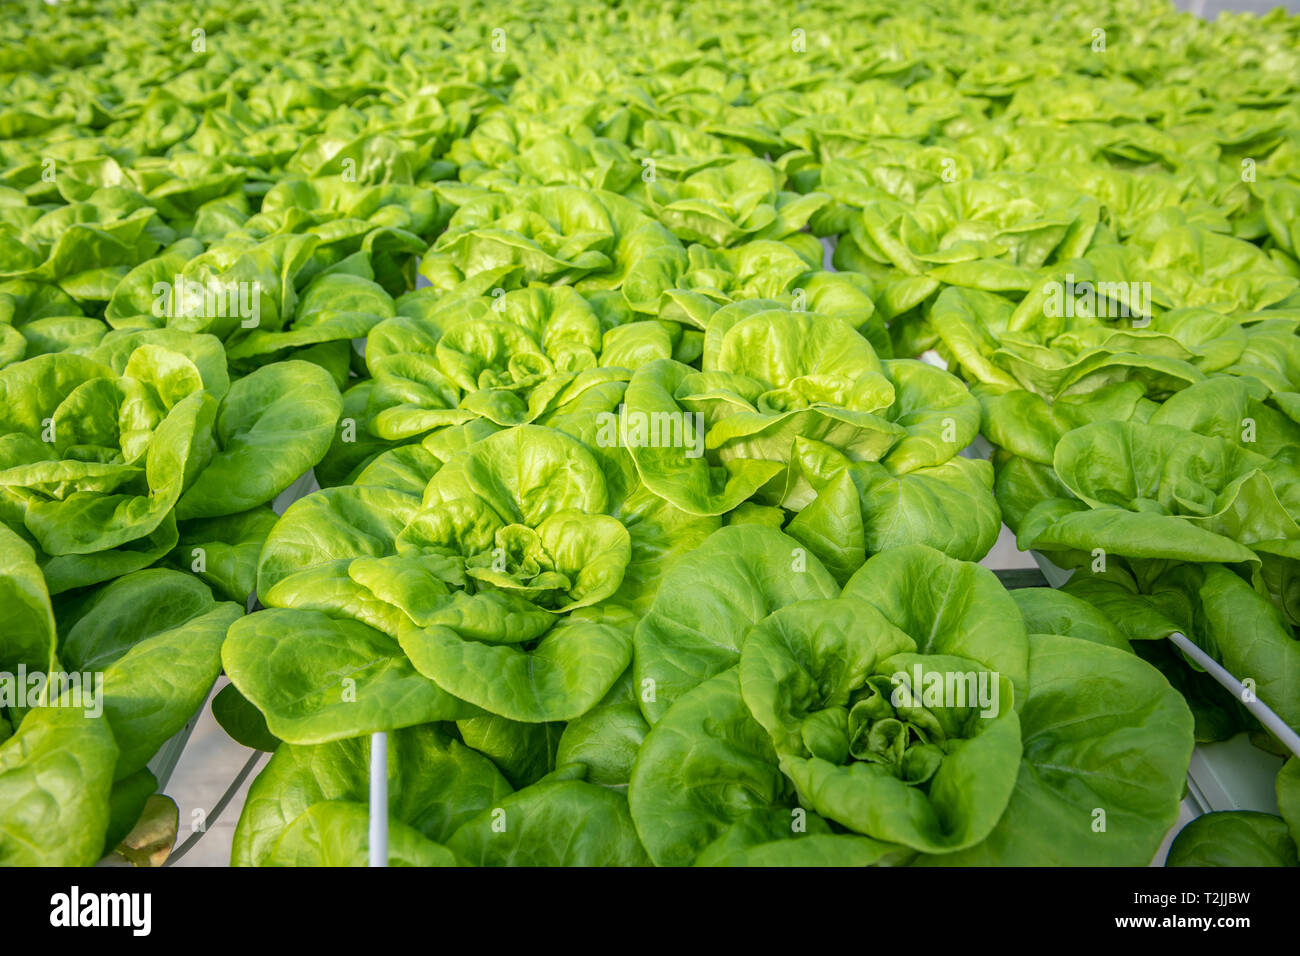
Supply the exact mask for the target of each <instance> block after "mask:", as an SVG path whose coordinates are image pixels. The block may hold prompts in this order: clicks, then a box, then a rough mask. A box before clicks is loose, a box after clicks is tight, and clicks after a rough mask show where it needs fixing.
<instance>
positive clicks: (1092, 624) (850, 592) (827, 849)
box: [628, 527, 1192, 865]
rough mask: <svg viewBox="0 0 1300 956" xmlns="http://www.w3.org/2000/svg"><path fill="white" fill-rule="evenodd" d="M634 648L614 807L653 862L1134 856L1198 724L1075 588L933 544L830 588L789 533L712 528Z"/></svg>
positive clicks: (1163, 823) (1174, 788)
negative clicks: (624, 807) (1044, 585)
mask: <svg viewBox="0 0 1300 956" xmlns="http://www.w3.org/2000/svg"><path fill="white" fill-rule="evenodd" d="M703 567H709V568H711V569H712V573H711V576H710V578H709V579H708V583H707V584H706V583H704V580H705V579H704V578H702V577H701V574H700V569H701V568H703ZM1034 593H1036V592H1034ZM1022 606H1023V608H1024V610H1023V611H1022V609H1021V607H1022ZM706 620H707V624H708V630H707V632H705V631H703V630H701V624H703V623H704V622H705V621H706ZM1047 628H1051V629H1052V630H1053V631H1055V632H1056V633H1049V632H1048V631H1047V630H1046V629H1047ZM706 633H707V636H706ZM635 642H636V658H635V672H634V675H635V678H636V682H637V684H638V685H639V686H641V687H642V688H643V689H645V688H648V690H643V693H642V697H641V700H642V705H641V706H642V711H643V713H644V714H645V717H646V720H647V721H648V722H649V723H650V725H651V729H650V732H649V734H648V735H647V736H646V739H645V743H644V744H643V745H642V747H641V750H640V752H639V753H638V756H637V761H636V765H635V767H634V768H633V773H632V779H631V784H630V787H629V792H628V798H629V805H630V807H631V810H632V818H633V820H634V822H635V823H636V826H637V830H638V833H639V834H640V835H641V839H642V842H643V844H644V845H645V847H646V851H647V852H648V853H649V855H650V858H651V859H652V860H653V861H654V862H655V863H656V864H659V865H682V864H691V863H695V864H696V865H709V864H732V865H735V864H742V865H744V864H748V865H798V864H804V865H809V864H828V863H829V864H839V865H855V864H856V865H863V864H877V865H879V864H885V865H889V864H892V865H899V864H906V863H915V864H923V865H945V864H952V863H964V864H971V863H977V864H978V863H983V864H1021V865H1024V864H1038V865H1044V864H1053V863H1062V862H1069V863H1076V864H1077V863H1080V862H1092V863H1095V864H1101V863H1110V864H1117V863H1125V862H1127V863H1129V864H1140V863H1144V862H1146V861H1147V860H1149V858H1150V856H1151V855H1152V854H1153V853H1154V852H1155V849H1156V847H1157V846H1158V845H1159V843H1160V841H1161V839H1162V838H1163V835H1164V832H1165V830H1166V829H1167V827H1168V826H1169V824H1170V823H1172V821H1173V820H1174V819H1175V817H1176V816H1177V812H1178V802H1179V799H1180V796H1181V788H1182V779H1183V775H1184V774H1185V772H1186V765H1187V762H1188V760H1189V758H1190V755H1191V747H1192V718H1191V715H1190V714H1189V713H1188V710H1187V707H1186V705H1185V704H1184V703H1183V701H1182V699H1181V697H1180V696H1179V694H1178V693H1177V692H1176V691H1174V690H1173V688H1171V687H1170V686H1169V685H1168V683H1167V682H1166V681H1165V679H1164V678H1163V677H1162V676H1161V675H1160V674H1159V672H1158V671H1157V670H1156V669H1155V668H1153V667H1152V666H1150V665H1149V664H1146V663H1145V662H1143V661H1142V660H1140V659H1139V658H1137V657H1135V656H1134V655H1133V654H1131V653H1129V652H1128V651H1126V650H1123V649H1120V647H1119V646H1117V645H1122V644H1123V639H1122V638H1121V637H1120V636H1119V635H1117V634H1115V633H1114V629H1113V627H1111V626H1110V625H1108V624H1107V623H1106V622H1105V621H1104V619H1103V620H1100V621H1098V620H1097V616H1096V615H1095V613H1093V612H1091V611H1090V610H1089V609H1088V606H1087V605H1086V604H1084V603H1082V602H1080V601H1078V600H1077V599H1074V598H1070V597H1068V596H1063V595H1060V594H1054V593H1051V592H1044V599H1043V600H1042V601H1023V602H1018V601H1017V600H1013V598H1012V597H1011V595H1009V594H1008V593H1007V592H1006V591H1004V590H1003V589H1002V586H1001V585H1000V584H999V583H998V581H997V579H996V578H995V577H994V576H993V574H992V573H991V572H989V571H987V570H984V569H982V568H979V567H978V566H976V565H972V564H968V563H965V562H961V561H956V560H954V559H951V558H948V557H945V556H944V555H942V554H940V553H938V552H936V551H933V550H932V549H929V548H925V547H920V546H914V547H905V548H899V549H894V550H892V551H890V552H887V553H885V554H882V555H879V556H876V557H874V558H871V559H870V560H869V561H867V563H866V564H865V565H863V566H862V568H861V569H860V570H859V571H858V572H857V573H856V574H855V575H854V576H853V577H852V578H851V579H850V580H849V582H848V583H847V584H846V586H845V587H844V589H843V591H842V592H841V591H840V589H839V587H838V586H837V585H836V584H835V582H834V579H833V578H831V576H830V575H829V573H828V572H827V571H826V570H825V569H824V568H822V567H821V565H820V564H819V563H818V562H817V560H816V558H815V557H813V556H812V555H809V554H807V553H806V552H805V551H804V550H803V549H802V548H801V547H800V545H799V543H798V542H797V541H796V540H794V539H792V538H790V537H788V536H785V535H783V534H781V533H780V532H778V531H776V530H774V529H770V528H760V527H748V528H746V527H741V528H725V529H722V530H721V531H718V532H716V533H715V534H714V535H713V536H712V537H710V538H709V540H708V541H706V542H705V543H704V544H703V545H702V546H701V547H700V548H699V549H698V550H697V551H696V552H695V553H694V554H693V555H692V556H691V558H689V559H687V560H686V561H684V562H682V563H681V564H679V565H678V567H677V568H676V569H675V570H674V571H673V572H671V573H670V575H669V578H668V580H667V581H665V583H664V587H663V589H662V591H661V596H660V598H659V599H658V600H657V601H656V602H655V604H654V605H653V606H652V607H651V609H650V611H649V613H648V614H647V615H646V616H645V618H644V619H643V620H642V622H641V623H640V624H639V625H638V627H637V631H636V635H635ZM1107 645H1109V646H1107ZM963 682H964V683H963ZM959 685H960V686H961V687H962V688H964V689H962V690H961V691H960V692H958V686H959ZM945 687H947V688H948V689H947V690H946V691H945V690H944V688H945ZM1157 738H1159V739H1157ZM1103 768H1104V772H1102V770H1103ZM1099 809H1100V810H1102V811H1104V813H1105V814H1106V818H1107V820H1108V825H1107V827H1106V828H1105V830H1098V829H1097V828H1096V827H1095V826H1094V821H1095V820H1096V819H1097V816H1096V814H1097V812H1098V810H1099Z"/></svg>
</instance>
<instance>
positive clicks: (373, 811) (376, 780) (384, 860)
mask: <svg viewBox="0 0 1300 956" xmlns="http://www.w3.org/2000/svg"><path fill="white" fill-rule="evenodd" d="M370 865H371V866H387V865H388V734H371V735H370Z"/></svg>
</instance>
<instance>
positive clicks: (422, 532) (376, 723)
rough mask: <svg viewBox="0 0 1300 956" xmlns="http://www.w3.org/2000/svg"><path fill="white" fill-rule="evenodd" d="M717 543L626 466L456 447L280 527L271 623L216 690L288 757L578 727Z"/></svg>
mask: <svg viewBox="0 0 1300 956" xmlns="http://www.w3.org/2000/svg"><path fill="white" fill-rule="evenodd" d="M620 462H623V464H622V465H620V464H619V463H620ZM717 525H718V522H717V519H708V518H705V519H700V518H692V517H690V516H689V515H685V514H682V513H680V512H676V511H674V510H673V509H671V507H670V506H668V505H666V503H665V502H663V501H662V500H661V499H658V498H656V497H655V496H653V495H651V494H648V493H647V492H645V491H644V490H643V489H640V488H638V487H637V485H636V483H635V472H634V470H633V469H632V466H631V463H630V462H627V461H626V455H625V453H624V452H622V451H621V450H619V449H612V450H611V451H609V452H605V451H603V450H602V451H599V452H598V451H597V450H594V449H593V448H591V447H589V446H588V445H587V444H586V443H584V442H583V441H581V440H579V439H578V438H576V437H573V436H572V435H570V434H567V433H566V432H564V431H561V430H559V429H558V428H547V427H541V426H536V425H523V426H518V427H515V428H509V429H498V428H496V426H493V425H491V424H490V423H488V422H486V421H483V420H479V421H477V422H475V423H471V424H469V425H466V426H463V427H461V428H453V429H448V430H445V431H443V432H440V433H437V434H435V435H434V436H432V437H431V438H430V439H427V440H426V441H425V442H424V443H423V444H422V445H410V446H404V447H401V448H398V449H395V450H393V451H390V452H386V453H384V454H383V455H381V456H379V457H378V458H377V459H375V461H374V462H372V463H371V464H370V465H369V466H367V468H366V469H365V470H364V471H363V472H362V473H361V474H360V475H359V476H358V478H357V480H356V482H355V483H354V484H353V485H350V486H346V487H338V488H331V489H326V490H324V491H321V492H318V493H316V494H313V495H310V496H308V497H307V498H305V499H302V500H301V501H299V502H297V503H295V504H294V505H292V506H291V507H290V508H289V509H288V510H287V511H286V512H285V514H284V516H283V518H281V520H280V521H279V523H278V524H277V525H276V526H275V528H273V529H272V531H271V533H270V535H269V536H268V538H267V542H266V546H265V547H264V549H263V552H262V558H261V565H260V568H259V573H258V595H259V597H260V599H261V600H262V602H263V603H264V604H265V605H267V606H268V607H269V608H271V609H272V610H269V611H266V612H263V613H261V614H257V615H253V616H252V617H250V619H249V621H248V622H246V623H245V624H241V625H238V626H237V627H235V628H234V629H232V631H231V634H230V638H229V640H228V642H227V644H226V648H225V651H224V653H225V663H226V670H227V672H228V673H229V674H230V676H231V679H232V680H233V681H234V683H235V684H236V686H237V687H238V688H239V690H240V691H241V692H242V693H243V694H244V695H245V696H246V697H247V698H248V699H249V700H250V701H252V703H253V704H255V705H256V706H257V707H258V708H259V709H260V710H261V711H262V712H263V713H264V714H265V715H266V718H267V723H268V725H269V727H270V730H271V732H272V733H274V734H275V735H276V736H277V737H280V738H281V739H284V740H288V741H290V742H295V743H318V742H322V741H325V740H332V739H338V738H341V737H347V736H353V735H356V734H358V733H364V732H366V731H370V730H377V729H391V728H394V727H402V726H409V725H412V724H416V723H422V722H426V721H431V720H458V721H471V720H473V719H475V718H480V717H484V716H488V715H491V717H492V719H504V720H506V721H510V722H513V723H515V724H533V725H546V724H549V723H553V722H557V721H567V720H573V719H575V718H578V717H580V716H582V715H583V714H584V713H586V712H587V711H588V710H590V709H591V708H592V707H594V706H595V705H596V704H597V703H598V702H600V700H601V699H602V698H604V697H605V696H606V694H607V693H608V692H609V691H610V690H611V688H612V687H613V686H614V683H615V681H616V680H617V679H618V677H619V676H620V675H621V674H622V673H623V672H624V671H625V670H626V669H627V667H628V664H629V663H630V660H631V630H632V627H633V626H634V625H635V622H636V618H635V615H634V614H633V612H632V611H630V610H628V608H629V607H633V608H639V607H641V606H643V605H644V604H645V603H647V602H648V601H649V600H650V599H651V598H652V597H653V594H654V593H655V589H656V587H657V585H658V581H659V578H660V576H661V575H662V574H663V573H664V570H665V569H666V568H667V567H668V566H670V565H671V564H672V562H673V559H674V557H675V555H676V554H678V553H680V552H681V551H683V550H686V549H689V548H690V547H692V546H693V545H694V544H695V543H697V542H698V541H699V540H701V539H702V538H703V537H704V536H705V535H707V534H708V532H709V531H711V530H713V529H714V528H716V527H717ZM272 645H273V646H274V650H273V651H272ZM268 653H271V657H270V658H269V664H268V658H267V657H266V655H267V654H268ZM345 680H348V681H352V682H354V702H348V701H347V700H345V699H344V697H343V695H342V688H343V686H344V685H343V682H344V681H345ZM291 687H292V688H296V690H294V691H292V692H289V690H290V688H291Z"/></svg>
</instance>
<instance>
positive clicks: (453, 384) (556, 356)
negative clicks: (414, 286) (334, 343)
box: [366, 286, 683, 440]
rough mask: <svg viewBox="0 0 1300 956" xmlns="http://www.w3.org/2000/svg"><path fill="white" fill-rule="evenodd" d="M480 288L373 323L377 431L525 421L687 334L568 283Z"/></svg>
mask: <svg viewBox="0 0 1300 956" xmlns="http://www.w3.org/2000/svg"><path fill="white" fill-rule="evenodd" d="M476 291H477V290H467V291H463V292H462V293H460V294H448V295H446V296H441V297H435V296H429V295H423V294H419V293H417V294H415V295H412V296H409V297H406V298H404V300H403V301H402V302H401V303H400V304H399V307H398V312H399V314H398V315H397V316H396V317H395V318H393V319H391V320H389V321H387V322H384V323H382V324H381V325H380V326H378V327H376V329H375V331H374V333H373V334H372V336H371V337H370V338H369V339H368V341H367V349H366V363H367V366H368V367H369V370H370V372H371V375H372V378H373V381H374V387H373V388H372V389H371V391H370V393H369V396H368V399H367V416H368V419H369V428H370V430H371V432H372V433H374V434H375V435H377V436H379V437H381V438H383V439H387V440H397V439H409V438H413V437H418V436H421V435H423V434H426V433H428V432H430V431H433V430H435V429H437V428H442V427H447V426H451V425H459V424H462V423H464V422H467V421H471V420H473V419H476V418H483V419H486V420H487V421H490V422H492V423H494V424H496V425H501V426H510V425H521V424H527V423H529V422H533V421H536V420H537V419H539V418H540V417H542V416H544V415H546V414H548V413H550V412H553V411H555V410H557V409H559V408H562V407H563V406H564V405H566V404H568V403H571V402H573V401H575V400H577V399H578V398H579V397H580V396H581V395H582V394H583V393H584V392H585V391H587V390H588V389H591V388H594V387H597V386H599V385H601V384H603V383H606V382H613V381H623V380H626V378H627V376H628V374H629V373H628V372H627V371H626V369H627V368H630V367H634V366H635V365H636V364H638V363H641V362H644V361H647V360H648V359H650V358H667V357H669V356H671V355H673V354H674V347H675V346H679V345H680V344H681V343H682V339H683V334H682V331H683V330H682V329H681V328H680V327H678V326H675V325H674V324H672V323H667V322H654V321H652V320H644V321H641V322H631V321H630V320H631V313H630V312H626V311H624V312H622V313H621V314H620V313H619V312H618V311H615V312H614V313H613V314H612V315H611V314H610V312H609V311H608V304H607V303H606V302H604V301H603V298H602V297H600V296H596V295H588V296H583V295H581V294H579V293H578V292H576V291H574V290H573V289H572V288H570V287H567V286H557V287H553V288H552V287H530V288H527V289H518V290H515V291H512V292H504V291H501V292H499V294H496V295H478V294H475V292H476ZM622 318H626V319H628V320H629V321H628V322H627V324H624V325H619V324H616V323H618V321H619V320H620V319H622ZM674 340H675V341H674Z"/></svg>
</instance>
